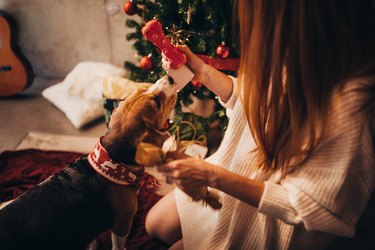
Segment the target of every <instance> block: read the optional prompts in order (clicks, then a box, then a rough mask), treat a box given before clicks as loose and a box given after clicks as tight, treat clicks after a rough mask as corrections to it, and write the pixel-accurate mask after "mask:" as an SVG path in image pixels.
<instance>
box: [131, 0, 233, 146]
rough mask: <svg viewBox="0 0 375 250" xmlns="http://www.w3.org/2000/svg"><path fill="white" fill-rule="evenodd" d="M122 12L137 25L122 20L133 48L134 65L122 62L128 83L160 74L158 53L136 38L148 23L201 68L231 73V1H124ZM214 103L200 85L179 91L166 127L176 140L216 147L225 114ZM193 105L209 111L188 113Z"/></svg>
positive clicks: (209, 92)
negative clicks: (199, 60) (183, 48)
mask: <svg viewBox="0 0 375 250" xmlns="http://www.w3.org/2000/svg"><path fill="white" fill-rule="evenodd" d="M124 11H125V13H127V14H128V15H134V14H137V15H139V16H140V17H141V20H142V21H141V22H137V21H135V20H132V19H128V20H126V26H128V27H130V28H133V29H134V32H131V33H128V34H127V35H126V38H127V40H128V41H134V45H133V46H134V48H135V50H136V51H137V53H138V55H139V58H140V63H139V65H136V64H134V63H131V62H125V68H127V69H128V70H129V72H130V76H129V78H130V79H131V80H133V81H137V82H155V81H157V80H158V79H159V78H160V77H162V76H164V75H165V74H166V72H165V71H164V70H163V68H162V67H161V55H160V53H159V51H158V48H157V47H155V46H154V45H153V44H152V43H150V42H148V41H147V40H146V39H145V38H144V37H143V36H142V33H141V29H142V27H143V26H144V24H145V23H146V22H147V21H149V20H151V19H157V20H159V21H160V22H161V24H162V26H163V28H164V33H165V34H166V36H167V37H168V38H169V39H170V41H171V42H172V44H174V45H177V44H179V45H183V44H185V45H187V46H189V48H190V49H191V50H192V51H193V52H194V53H195V54H198V55H201V56H202V59H203V60H204V61H205V62H206V63H208V64H211V65H212V66H214V67H216V68H218V69H220V70H222V71H223V72H224V73H226V74H231V75H234V74H235V70H236V63H238V60H233V59H231V58H237V57H238V53H237V50H236V46H235V44H234V43H233V41H232V1H222V0H133V1H131V0H128V1H127V2H126V3H125V4H124ZM217 99H218V97H217V96H215V94H214V93H212V92H211V91H209V90H208V89H207V88H206V87H204V85H203V84H202V83H200V82H194V81H193V82H191V83H190V84H188V85H187V86H186V87H185V88H184V89H183V90H181V91H180V92H179V94H178V101H177V104H176V107H175V112H174V118H173V121H169V124H167V125H166V126H167V127H168V129H169V130H170V131H171V132H172V133H174V134H178V137H179V139H180V140H200V139H202V138H207V139H208V141H207V143H208V147H212V148H216V146H217V144H218V143H219V142H220V140H221V137H222V135H223V133H224V131H225V129H226V126H227V123H228V121H227V117H226V115H225V109H224V108H223V107H222V106H221V105H220V104H219V103H218V100H217ZM193 102H198V103H199V102H200V103H202V102H203V103H204V106H205V107H207V108H208V107H211V109H212V110H209V114H208V115H207V114H205V115H202V114H199V112H198V114H197V112H195V111H194V109H193V110H192V111H193V112H191V111H189V107H190V106H191V105H192V103H193ZM203 113H205V112H203ZM210 137H212V138H211V140H210ZM210 144H211V145H210ZM212 144H216V145H212Z"/></svg>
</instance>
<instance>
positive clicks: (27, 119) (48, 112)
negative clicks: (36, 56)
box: [0, 77, 106, 152]
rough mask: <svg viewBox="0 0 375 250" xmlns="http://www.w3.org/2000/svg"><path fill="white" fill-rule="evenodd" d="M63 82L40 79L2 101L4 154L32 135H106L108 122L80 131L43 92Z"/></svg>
mask: <svg viewBox="0 0 375 250" xmlns="http://www.w3.org/2000/svg"><path fill="white" fill-rule="evenodd" d="M61 80H62V79H51V78H43V77H36V79H35V80H34V82H33V84H32V85H31V87H30V88H29V89H28V90H26V91H25V92H23V93H21V94H19V95H18V96H14V97H7V98H0V129H1V136H0V152H2V151H4V150H12V149H15V148H16V146H17V145H18V144H19V143H20V141H21V140H22V139H23V138H24V137H25V136H26V135H27V134H28V133H29V132H31V131H36V132H44V133H53V134H62V135H82V136H94V137H99V136H101V135H103V134H104V133H105V131H106V126H105V122H104V118H102V119H99V120H97V121H94V122H92V123H90V124H89V125H87V126H86V127H84V128H82V129H76V128H75V127H73V125H72V124H71V123H70V121H69V120H68V119H67V118H66V117H65V115H64V113H63V112H61V111H60V110H58V109H57V108H56V107H55V106H54V105H52V104H51V103H50V102H48V101H47V100H46V99H45V98H44V97H43V96H42V95H41V92H42V90H43V89H45V88H46V87H48V86H51V85H53V84H56V83H58V82H60V81H61Z"/></svg>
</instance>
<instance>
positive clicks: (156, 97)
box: [154, 95, 161, 109]
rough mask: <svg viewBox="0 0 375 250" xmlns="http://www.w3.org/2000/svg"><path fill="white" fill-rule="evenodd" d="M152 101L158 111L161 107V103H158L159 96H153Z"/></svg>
mask: <svg viewBox="0 0 375 250" xmlns="http://www.w3.org/2000/svg"><path fill="white" fill-rule="evenodd" d="M154 101H155V103H156V105H157V106H158V109H160V107H161V102H160V99H159V96H156V95H155V96H154Z"/></svg>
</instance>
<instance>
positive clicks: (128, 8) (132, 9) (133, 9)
mask: <svg viewBox="0 0 375 250" xmlns="http://www.w3.org/2000/svg"><path fill="white" fill-rule="evenodd" d="M124 12H125V13H126V14H128V15H129V16H132V15H134V14H136V13H137V5H136V4H135V3H133V1H131V0H130V1H127V2H126V3H125V4H124Z"/></svg>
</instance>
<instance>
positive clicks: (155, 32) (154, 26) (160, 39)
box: [142, 19, 187, 69]
mask: <svg viewBox="0 0 375 250" xmlns="http://www.w3.org/2000/svg"><path fill="white" fill-rule="evenodd" d="M142 34H143V36H144V37H145V38H146V39H147V40H148V41H150V42H152V43H153V44H154V45H155V46H156V47H158V48H159V49H160V50H161V51H162V52H163V53H164V55H165V57H166V58H167V59H168V61H169V62H170V63H171V66H172V68H173V69H178V68H180V67H181V66H182V65H184V64H185V63H186V60H187V58H186V55H185V54H184V53H182V52H181V51H179V50H178V49H177V48H176V47H175V46H173V45H172V44H171V42H170V41H169V39H168V38H167V37H166V36H165V34H164V32H163V28H162V25H161V23H160V22H159V21H158V20H156V19H153V20H151V21H148V22H147V23H146V25H145V26H144V27H143V28H142Z"/></svg>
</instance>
